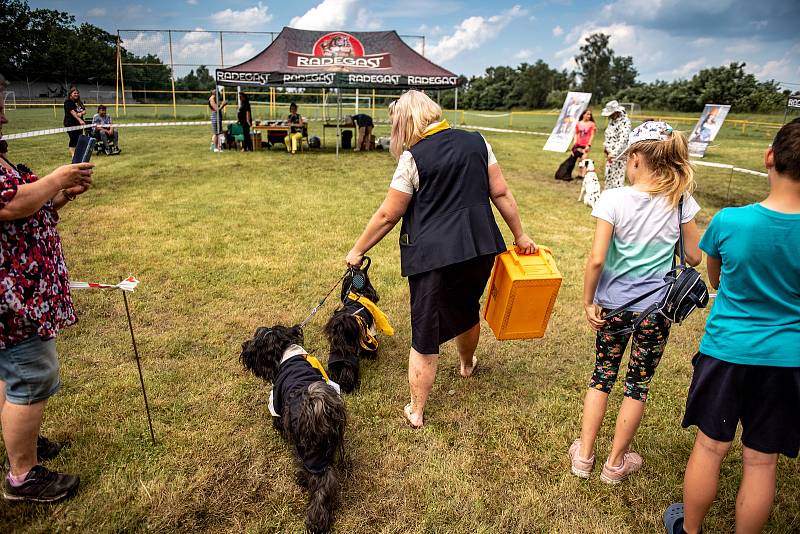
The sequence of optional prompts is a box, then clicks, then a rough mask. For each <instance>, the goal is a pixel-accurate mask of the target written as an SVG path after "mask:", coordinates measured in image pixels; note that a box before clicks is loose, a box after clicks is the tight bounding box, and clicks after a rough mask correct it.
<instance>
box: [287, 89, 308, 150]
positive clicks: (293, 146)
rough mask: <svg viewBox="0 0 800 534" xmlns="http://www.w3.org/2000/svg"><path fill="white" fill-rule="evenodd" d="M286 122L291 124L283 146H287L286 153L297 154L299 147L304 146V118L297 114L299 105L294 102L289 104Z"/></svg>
mask: <svg viewBox="0 0 800 534" xmlns="http://www.w3.org/2000/svg"><path fill="white" fill-rule="evenodd" d="M286 122H287V123H288V124H289V132H288V133H287V135H286V137H285V138H284V139H283V144H284V145H286V151H287V152H291V153H292V154H296V153H297V147H298V146H302V144H303V128H305V125H304V124H303V117H301V116H300V115H298V114H297V104H295V103H294V102H292V103H291V104H289V116H288V117H286Z"/></svg>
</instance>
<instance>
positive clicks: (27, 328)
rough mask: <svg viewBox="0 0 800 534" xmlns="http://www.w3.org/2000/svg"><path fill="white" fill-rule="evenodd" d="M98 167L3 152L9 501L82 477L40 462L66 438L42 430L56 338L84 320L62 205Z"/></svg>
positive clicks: (0, 398) (52, 493) (1, 330)
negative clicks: (46, 167) (39, 161)
mask: <svg viewBox="0 0 800 534" xmlns="http://www.w3.org/2000/svg"><path fill="white" fill-rule="evenodd" d="M4 86H5V83H4V80H3V79H2V77H0V129H1V128H2V125H3V124H5V123H6V122H8V121H7V120H6V116H5V113H4V108H3V101H4V99H3V96H4V95H3V94H2V93H3V90H4ZM73 101H74V100H73ZM0 134H2V132H1V131H0ZM93 166H94V165H93V164H91V163H79V164H76V165H64V166H62V167H59V168H57V169H56V170H55V171H53V172H52V173H50V174H49V175H47V176H44V177H42V178H39V177H38V176H36V175H35V174H33V173H32V172H31V171H30V170H28V169H25V168H23V167H22V166H19V167H17V166H15V165H13V164H12V163H11V162H9V161H8V160H7V159H6V158H5V157H2V158H0V242H2V243H3V246H2V247H0V287H2V288H3V293H2V297H1V298H0V426H2V431H3V441H4V442H5V447H6V452H7V453H8V460H9V464H10V467H11V468H10V470H9V472H8V473H7V474H6V476H5V477H3V478H4V479H3V483H2V491H3V497H4V498H5V499H7V500H9V501H31V502H55V501H59V500H61V499H64V498H66V497H68V496H70V495H71V494H73V493H74V492H75V491H76V490H77V488H78V484H79V482H80V480H79V479H78V477H77V476H73V475H67V474H62V473H57V472H55V471H50V470H49V469H47V468H45V467H43V466H42V465H40V463H41V462H46V461H48V460H51V459H53V458H54V457H55V456H56V455H57V454H58V453H59V451H60V450H61V448H62V446H63V445H62V444H60V443H56V442H54V441H50V440H48V439H47V438H44V437H42V436H40V435H39V430H40V427H41V424H42V415H43V412H44V407H45V403H46V402H47V399H48V398H50V397H51V396H52V395H54V394H55V393H56V392H57V391H58V389H59V387H60V385H61V383H60V380H59V376H58V374H59V364H58V356H57V354H56V341H55V337H56V335H57V334H58V332H59V330H61V329H62V328H64V327H66V326H69V325H71V324H73V323H74V322H75V321H76V318H75V310H74V309H73V306H72V298H71V297H70V294H69V279H68V276H67V267H66V265H65V263H64V254H63V252H62V250H61V240H60V238H59V236H58V232H57V231H56V224H57V222H58V219H59V210H60V209H62V208H63V207H64V206H65V205H66V204H67V203H69V201H71V200H74V199H75V197H76V196H77V195H80V194H82V193H84V192H85V191H86V190H87V189H88V188H89V185H90V184H91V182H92V167H93Z"/></svg>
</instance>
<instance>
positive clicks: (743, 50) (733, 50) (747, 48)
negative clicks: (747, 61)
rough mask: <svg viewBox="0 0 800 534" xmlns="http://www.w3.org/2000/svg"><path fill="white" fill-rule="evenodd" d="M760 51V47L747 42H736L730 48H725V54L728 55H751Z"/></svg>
mask: <svg viewBox="0 0 800 534" xmlns="http://www.w3.org/2000/svg"><path fill="white" fill-rule="evenodd" d="M759 50H761V45H759V44H758V43H754V42H752V41H749V40H743V41H741V42H736V43H734V44H732V45H730V46H726V47H725V52H727V53H728V54H752V53H754V52H758V51H759Z"/></svg>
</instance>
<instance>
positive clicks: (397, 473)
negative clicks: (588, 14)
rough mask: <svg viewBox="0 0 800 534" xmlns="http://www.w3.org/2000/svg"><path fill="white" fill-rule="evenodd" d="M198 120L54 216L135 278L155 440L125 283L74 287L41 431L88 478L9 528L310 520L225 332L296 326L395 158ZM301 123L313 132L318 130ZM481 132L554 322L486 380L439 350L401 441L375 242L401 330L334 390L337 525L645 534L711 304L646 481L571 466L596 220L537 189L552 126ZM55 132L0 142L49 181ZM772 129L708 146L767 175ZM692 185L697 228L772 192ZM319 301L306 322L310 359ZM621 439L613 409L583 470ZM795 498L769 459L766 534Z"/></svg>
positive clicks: (124, 158) (671, 488)
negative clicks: (230, 139)
mask: <svg viewBox="0 0 800 534" xmlns="http://www.w3.org/2000/svg"><path fill="white" fill-rule="evenodd" d="M37 113H40V112H37ZM10 118H11V120H12V123H11V124H10V125H9V127H8V128H6V129H5V130H6V131H9V132H10V131H24V130H28V129H35V128H40V127H44V126H47V125H48V121H50V122H52V120H51V118H49V117H47V116H46V114H45V115H41V116H39V115H36V114H27V115H26V113H25V112H21V111H15V112H11V114H10ZM43 125H44V126H43ZM209 130H210V128H209V127H206V126H203V127H176V128H147V129H125V130H123V131H122V133H121V145H122V146H123V148H124V152H123V154H122V155H121V156H118V157H110V158H109V157H97V158H96V160H95V161H96V162H97V167H96V172H95V175H94V176H95V186H94V188H93V189H92V190H91V191H90V192H88V193H87V194H86V195H84V196H83V197H81V198H80V199H79V200H77V201H75V202H74V203H72V204H70V205H69V206H68V208H67V209H65V210H64V212H63V219H62V222H61V223H60V225H59V230H60V233H61V235H62V238H63V241H64V248H65V251H66V256H67V261H68V265H69V267H70V275H71V277H72V278H73V279H74V280H86V281H104V282H116V281H118V280H121V279H122V278H124V277H126V276H128V275H129V274H134V275H136V276H137V277H138V278H139V279H140V280H141V282H142V285H141V287H140V289H139V290H138V291H137V292H136V293H135V294H133V295H132V296H131V298H130V303H131V306H132V308H131V312H132V315H133V320H134V324H135V327H136V333H137V340H138V342H139V348H140V352H141V355H142V358H143V366H144V372H145V379H146V382H147V386H148V393H149V397H150V403H151V407H152V409H153V416H154V422H155V431H156V437H157V439H158V444H157V445H156V446H155V447H153V446H152V445H150V443H149V435H148V432H147V426H146V420H145V417H144V412H143V405H142V398H141V393H140V391H139V382H138V376H137V374H136V369H135V364H134V362H133V360H132V353H131V347H130V339H129V337H128V333H127V326H126V322H125V312H124V308H123V306H122V299H121V297H120V295H119V294H117V293H102V292H96V291H93V292H75V293H74V297H75V303H76V307H77V309H78V313H79V316H80V323H79V324H78V325H76V326H75V327H73V328H70V329H68V330H67V331H65V332H64V333H63V335H62V336H60V337H59V342H58V349H59V353H60V355H61V360H62V378H63V383H64V386H63V389H62V391H61V392H60V393H59V394H58V395H57V396H55V397H54V398H53V399H52V400H51V402H50V403H49V406H48V409H47V414H46V421H45V425H44V433H45V434H46V435H48V436H51V437H55V438H69V439H71V440H72V441H73V447H72V448H71V449H69V450H68V451H67V452H65V453H64V454H63V455H62V457H60V458H59V459H58V460H57V461H55V462H54V463H53V465H54V467H55V468H58V469H62V470H65V471H68V472H73V473H77V474H80V476H81V478H82V489H81V491H80V493H79V494H78V495H77V497H75V498H74V499H73V500H70V501H67V502H65V503H64V504H60V505H58V506H52V507H47V506H39V507H34V506H15V507H9V506H8V505H6V504H4V503H0V532H19V531H24V532H52V531H65V530H67V529H70V528H71V530H72V531H73V532H75V531H91V532H122V531H157V532H175V531H212V532H218V531H225V532H241V531H247V532H299V531H301V529H302V516H303V510H304V506H305V495H304V494H303V492H302V491H301V490H300V488H298V487H297V486H296V485H295V483H294V477H293V469H292V458H291V454H290V452H289V450H288V449H287V447H286V445H285V444H284V443H283V442H282V441H281V440H280V438H279V437H278V435H277V434H276V433H275V432H274V431H273V430H272V428H271V425H270V422H269V417H268V412H267V406H266V402H267V394H268V391H269V388H268V386H267V385H266V384H264V383H261V382H259V381H258V380H257V379H255V378H254V377H253V376H251V375H248V374H245V373H244V372H243V371H242V369H241V368H240V366H239V364H238V361H237V358H238V354H239V349H240V344H241V342H242V340H244V339H245V338H246V337H248V336H249V335H250V334H252V332H253V330H254V329H255V328H256V327H257V326H259V325H263V324H272V323H277V322H284V323H291V322H297V321H299V320H301V319H302V318H303V317H305V315H306V314H307V313H308V311H309V310H310V309H311V307H312V306H314V305H315V304H316V303H317V302H318V300H319V299H320V298H321V297H322V295H323V294H324V293H325V292H326V291H327V290H328V289H329V288H330V287H331V286H332V285H333V284H334V282H335V281H336V280H337V278H338V277H339V276H340V275H341V272H342V271H343V267H344V256H345V254H346V252H347V250H349V248H350V246H351V245H352V243H353V241H354V240H355V238H356V237H357V235H358V233H359V232H360V230H361V229H362V227H363V225H364V224H365V223H366V221H367V219H368V217H369V216H370V215H371V213H372V212H373V211H374V209H375V208H376V207H377V206H378V204H379V203H380V201H381V200H382V198H383V195H384V194H385V192H386V189H387V186H388V183H389V181H390V177H391V174H392V171H393V168H394V164H393V160H392V159H391V157H390V156H389V155H388V154H386V153H381V152H374V153H369V154H352V153H344V154H342V155H341V156H340V157H339V158H338V159H337V158H336V157H335V156H334V155H333V154H332V153H331V151H330V150H327V151H325V152H318V151H317V152H309V153H305V154H300V155H296V156H290V155H288V154H287V153H286V152H285V151H284V150H282V147H280V146H278V147H275V148H274V149H273V150H271V151H264V152H262V153H254V154H246V153H239V152H226V153H222V154H213V153H211V152H209V150H208V147H209V137H210V132H209ZM378 132H379V133H383V134H385V133H386V127H385V126H379V128H378ZM311 133H312V135H313V134H315V133H316V134H317V135H319V133H318V132H316V131H315V126H314V125H313V124H312V127H311ZM486 137H487V138H488V139H489V141H490V142H491V143H492V145H493V147H494V150H495V153H496V154H497V157H498V159H499V161H500V163H501V165H502V166H503V168H504V171H505V174H506V177H507V178H508V181H509V183H510V184H511V187H512V189H513V191H514V194H515V196H516V197H517V200H518V203H519V206H520V211H521V213H522V217H523V221H524V223H525V226H526V229H527V231H528V233H529V234H530V235H531V236H532V237H533V238H534V239H535V240H536V241H537V242H539V243H541V244H546V245H548V246H550V247H552V248H553V250H554V251H555V254H556V260H557V262H558V266H559V268H560V270H561V271H562V274H563V275H564V283H563V285H562V288H561V293H560V295H559V299H558V302H557V304H556V307H555V311H554V314H553V317H552V320H551V324H550V329H549V331H548V334H547V336H546V337H545V338H543V339H540V340H533V341H511V342H502V343H500V342H497V341H495V340H494V338H493V336H492V335H491V332H490V331H489V329H488V327H486V326H485V325H484V327H483V338H482V341H481V345H480V346H479V349H478V350H479V356H480V357H481V358H482V367H481V371H480V372H479V374H478V376H477V377H476V378H475V379H472V380H467V381H465V380H461V379H459V378H458V376H457V375H458V373H457V369H456V365H457V362H456V356H455V351H454V347H452V346H451V345H445V346H444V347H443V357H442V359H441V365H440V369H439V374H438V377H437V381H436V384H435V386H434V390H433V393H432V397H431V400H430V404H429V409H428V411H427V413H426V421H427V426H426V427H425V429H423V430H422V431H418V432H415V431H412V430H410V429H409V428H407V427H406V426H405V424H404V423H403V419H402V415H401V409H402V406H403V404H404V402H405V401H406V398H407V395H408V392H407V387H408V386H407V379H406V359H407V350H408V346H409V343H410V326H409V317H408V309H409V308H408V299H409V296H408V290H407V285H406V282H405V280H403V279H402V278H401V277H400V272H399V254H398V249H397V245H396V240H397V230H395V231H394V232H393V233H392V234H390V235H389V236H388V237H387V238H386V239H385V240H384V242H383V243H381V244H379V245H378V246H377V247H376V248H375V249H374V250H373V251H372V252H371V253H370V255H371V256H372V258H373V260H374V266H373V268H372V269H371V271H370V274H371V275H372V280H373V283H374V284H375V286H376V287H377V288H378V290H379V292H380V293H381V297H382V298H381V306H382V308H383V309H384V310H385V311H386V312H387V314H388V315H389V317H390V319H391V321H392V323H393V324H394V326H395V328H396V331H397V334H396V335H395V336H394V337H392V338H385V337H384V338H382V345H381V354H380V357H379V359H378V360H377V361H376V362H367V363H365V364H364V371H363V375H364V380H363V383H362V386H361V389H360V390H359V392H358V393H356V394H354V395H351V396H348V397H347V407H348V411H349V419H350V421H349V426H348V435H347V444H348V445H347V448H348V451H349V455H350V457H351V459H352V468H351V469H350V471H349V472H348V473H347V474H346V476H345V479H344V483H343V502H342V507H341V510H340V512H339V514H338V518H337V523H336V525H337V532H385V533H390V532H392V533H394V532H397V533H399V532H463V533H467V532H487V533H488V532H526V533H527V532H565V533H567V532H569V533H572V532H580V533H584V532H597V533H601V532H602V533H618V532H630V533H639V532H648V533H650V532H660V531H661V528H662V527H661V515H662V513H663V510H664V508H665V507H666V506H667V505H668V504H670V503H671V502H673V501H676V500H680V498H681V485H682V475H683V469H684V466H685V463H686V460H687V458H688V454H689V451H690V449H691V444H692V442H693V436H694V433H693V432H692V431H688V430H683V429H681V428H680V420H681V416H682V412H683V406H684V402H685V397H686V392H687V389H688V385H689V380H690V376H691V365H690V363H689V360H690V358H691V356H692V355H693V353H694V352H695V351H696V349H697V346H698V342H699V338H700V335H701V333H702V328H703V323H704V320H705V317H706V315H707V314H706V313H705V312H701V313H697V314H695V315H694V316H692V317H691V318H690V320H689V321H688V322H687V324H684V325H682V326H679V327H675V328H674V329H673V334H672V339H671V341H670V344H669V346H668V348H667V353H666V356H665V358H664V360H663V361H662V364H661V366H660V368H659V370H658V372H657V373H656V376H655V379H654V381H653V384H652V395H651V399H650V401H649V402H648V404H649V406H648V411H647V414H646V416H645V419H644V422H643V424H642V428H641V430H640V431H639V433H638V435H637V438H636V440H635V441H634V448H635V449H636V450H637V451H639V452H641V453H642V455H643V456H644V459H645V465H644V469H643V471H642V473H641V474H639V475H637V476H635V477H633V478H632V479H631V480H630V481H628V482H626V483H624V484H622V485H620V486H617V487H613V488H612V487H608V486H606V485H604V484H602V483H600V481H599V479H598V477H593V478H592V479H590V480H589V481H582V480H579V479H577V478H575V477H573V476H572V475H571V474H570V473H569V467H568V461H567V458H566V450H567V447H568V446H569V444H570V443H571V441H572V439H573V438H574V437H575V436H577V434H578V431H579V418H580V409H581V401H582V396H583V392H584V389H585V384H586V382H587V381H588V378H589V375H590V372H591V369H592V365H593V358H594V352H593V345H594V338H593V336H592V334H591V332H590V331H589V329H588V327H587V325H586V322H585V320H584V319H583V314H582V310H581V304H580V295H581V284H582V282H581V280H582V273H583V264H584V262H585V259H586V254H587V252H588V250H589V245H590V241H591V235H592V229H593V221H592V219H591V217H590V216H589V212H588V209H586V208H585V206H583V205H582V204H579V203H578V202H576V198H577V196H578V189H579V186H578V184H577V183H571V184H564V183H559V182H555V181H554V180H553V179H552V174H553V172H554V171H555V168H556V167H557V165H558V163H559V162H560V161H561V160H562V159H563V158H564V157H565V156H564V155H563V154H555V153H551V152H544V151H542V150H541V147H542V145H543V144H544V140H545V138H544V137H531V136H520V135H513V134H493V133H487V134H486ZM66 141H67V136H66V135H64V134H61V135H55V136H46V137H40V138H35V139H28V140H21V141H12V142H11V143H10V144H11V149H10V157H11V159H12V160H13V161H17V162H24V163H26V164H28V165H29V166H30V167H32V168H34V169H35V170H37V171H38V172H40V173H41V174H46V173H47V172H49V171H50V170H51V169H53V168H54V167H56V166H57V165H60V164H62V163H65V162H66V161H67V159H68V154H67V148H66V144H67V143H66ZM768 141H769V139H768V138H767V137H766V136H763V135H762V136H761V137H758V136H756V135H754V136H753V137H752V138H748V137H745V138H742V139H731V140H729V141H725V140H724V138H722V139H721V140H720V142H719V143H718V146H715V147H713V148H712V150H710V151H709V156H708V158H709V159H711V158H712V157H713V158H718V157H719V158H721V160H722V161H724V158H726V157H730V158H731V159H736V163H737V164H740V165H742V166H745V167H748V168H752V169H761V167H762V165H763V164H762V161H761V159H760V158H761V154H762V153H763V150H764V148H765V147H766V145H767V143H768ZM729 145H730V146H729ZM597 159H598V161H599V160H600V159H601V158H599V157H598V158H597ZM731 162H734V161H731ZM697 180H698V183H699V189H698V193H697V197H698V199H699V202H700V204H701V205H702V206H703V211H701V213H700V215H699V216H698V219H699V221H700V223H701V225H702V226H705V225H706V224H707V222H708V221H709V220H710V218H711V217H712V216H713V214H714V213H715V212H716V211H717V210H718V209H720V208H721V207H723V206H724V205H727V204H740V203H744V202H749V201H753V200H755V199H757V198H759V197H760V196H763V195H764V193H765V192H766V182H765V180H764V179H762V178H757V177H752V176H747V177H744V176H734V178H733V183H732V186H731V192H730V193H728V180H729V173H726V172H721V171H717V170H713V169H706V168H699V169H698V173H697ZM503 230H504V233H505V235H506V238H507V241H508V242H510V241H511V239H510V236H509V235H508V232H507V231H506V230H505V228H503ZM332 308H333V303H329V304H328V305H326V307H325V308H324V309H323V311H322V312H321V313H320V315H319V316H318V318H316V319H315V320H314V321H313V322H311V323H310V324H309V326H308V327H307V329H306V342H307V343H306V344H307V347H308V348H309V349H310V350H312V351H314V352H315V353H316V354H318V355H319V356H321V357H322V359H324V358H325V356H326V353H325V350H326V346H325V343H324V341H323V339H322V337H321V334H320V329H321V325H322V323H323V321H324V319H325V316H327V314H329V313H330V311H331V310H332ZM620 396H621V394H620V392H619V391H615V392H614V394H613V395H612V409H615V408H616V407H618V404H619V400H620ZM612 432H613V419H611V420H609V421H608V422H607V424H606V427H605V428H604V430H603V432H602V434H601V436H600V441H599V445H598V447H599V449H598V461H603V460H604V459H605V454H607V452H608V450H609V448H610V439H611V434H612ZM739 458H740V451H739V449H738V448H737V449H735V450H734V451H733V452H732V454H731V458H730V460H729V461H727V462H726V463H725V466H724V467H723V473H722V479H721V485H720V496H719V501H718V503H717V504H716V505H715V506H714V508H713V509H712V511H711V514H710V516H709V519H708V522H707V524H706V528H707V529H708V531H709V532H717V531H725V532H727V531H730V525H731V522H732V518H733V507H734V499H735V492H736V488H737V486H738V481H739V477H740V470H741V461H740V459H739ZM798 495H800V469H799V468H798V463H797V461H788V460H786V459H782V460H781V461H780V464H779V486H778V496H777V499H776V507H775V509H774V511H773V513H772V516H771V520H770V524H769V531H770V532H776V533H783V532H794V531H798V530H800V510H799V509H798V501H797V496H798Z"/></svg>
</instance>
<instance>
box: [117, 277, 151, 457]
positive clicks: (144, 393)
mask: <svg viewBox="0 0 800 534" xmlns="http://www.w3.org/2000/svg"><path fill="white" fill-rule="evenodd" d="M122 300H123V301H125V314H126V315H127V316H128V328H129V329H130V331H131V343H133V354H134V356H136V367H137V368H138V369H139V382H140V383H141V384H142V396H143V397H144V409H145V411H146V412H147V424H148V425H149V426H150V439H152V440H153V445H155V444H156V435H155V433H154V432H153V420H152V419H151V418H150V405H149V404H148V402H147V391H146V390H145V389H144V376H143V375H142V364H141V362H140V361H139V349H138V348H136V338H135V337H134V336H133V322H131V312H130V309H129V308H128V296H127V295H126V294H125V291H122Z"/></svg>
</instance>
